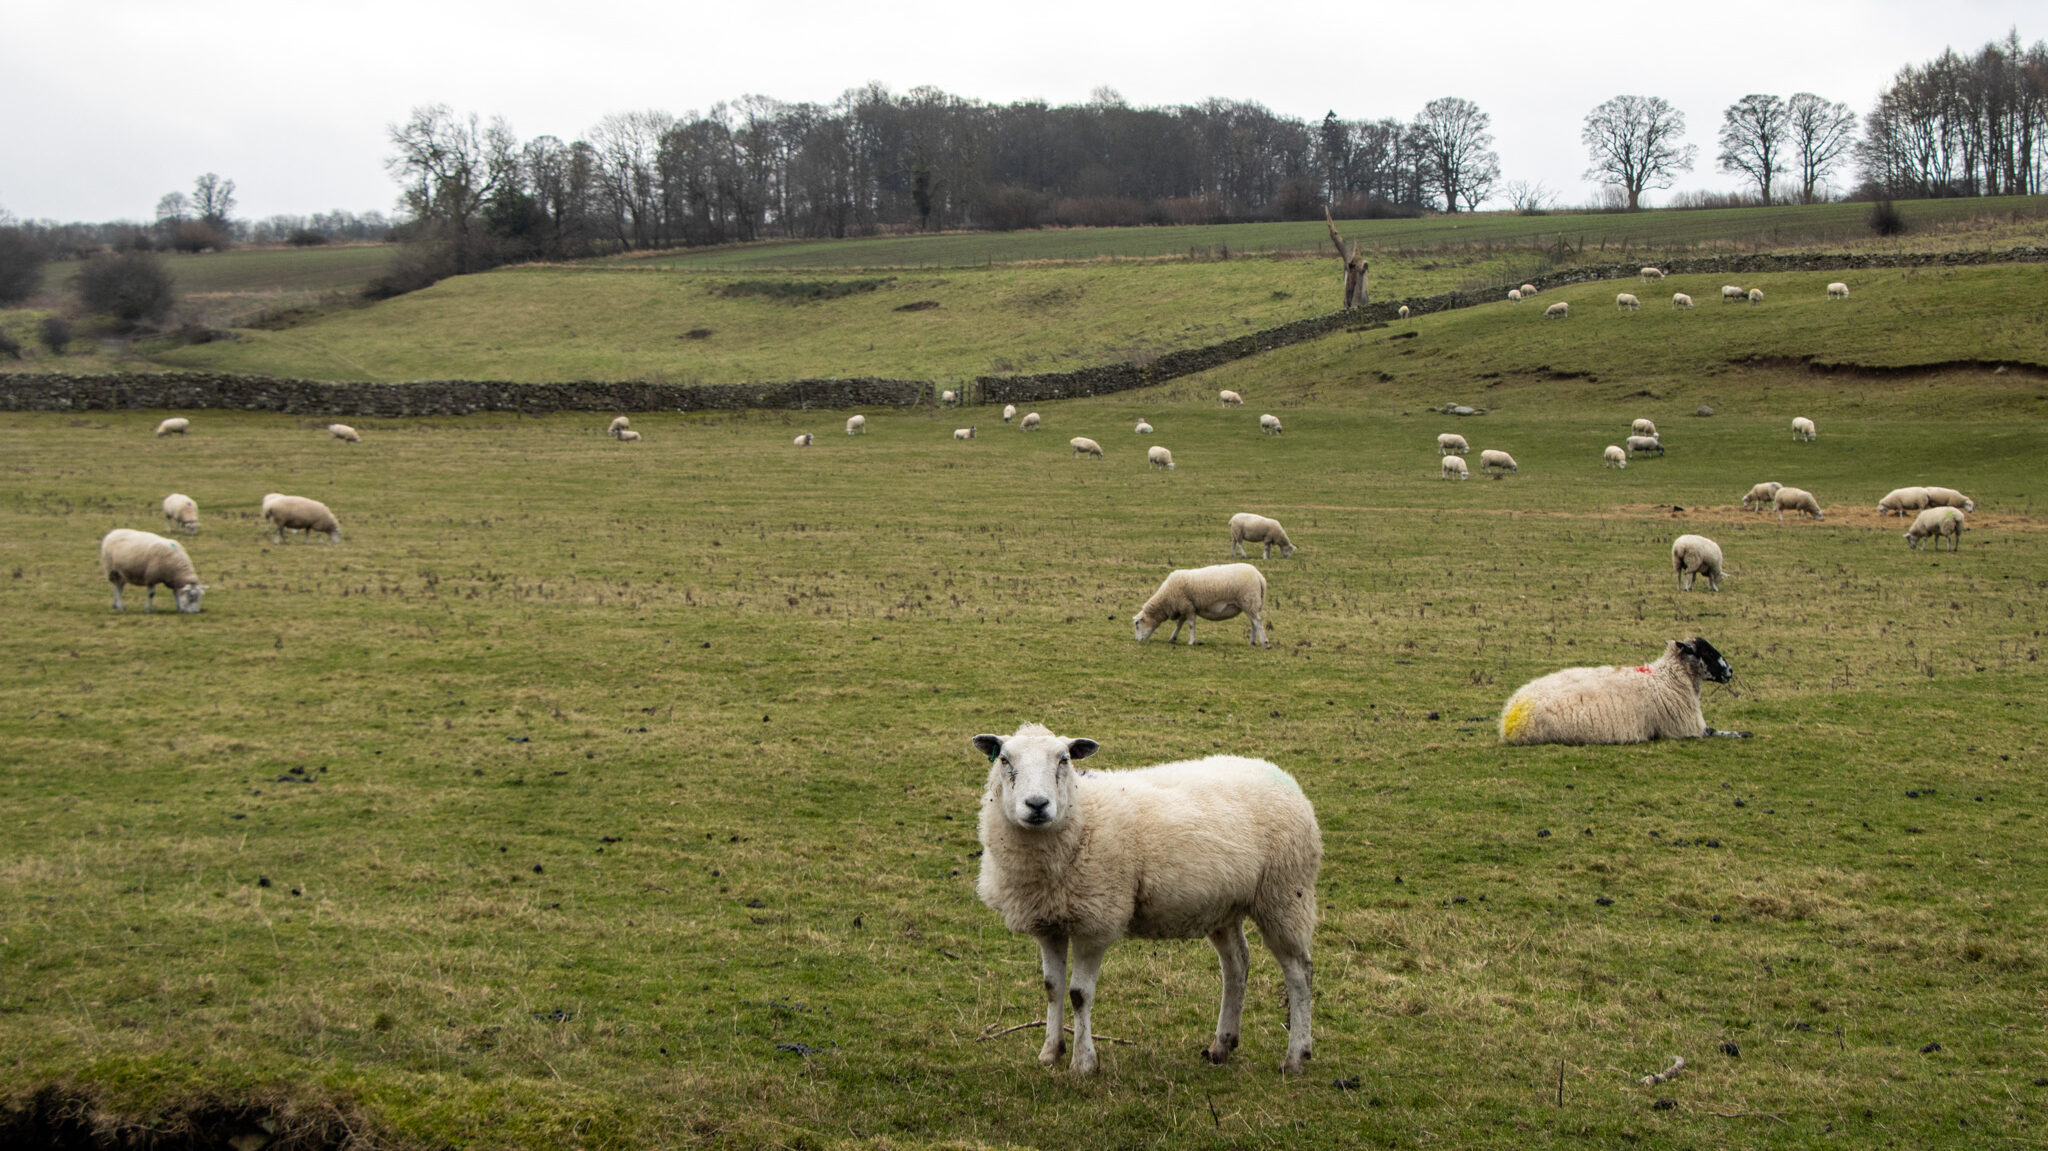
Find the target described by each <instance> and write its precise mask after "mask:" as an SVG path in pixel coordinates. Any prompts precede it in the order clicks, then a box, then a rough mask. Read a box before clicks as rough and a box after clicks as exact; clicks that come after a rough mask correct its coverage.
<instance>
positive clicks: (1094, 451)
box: [1067, 436, 1102, 460]
mask: <svg viewBox="0 0 2048 1151" xmlns="http://www.w3.org/2000/svg"><path fill="white" fill-rule="evenodd" d="M1067 446H1068V447H1070V448H1073V449H1074V458H1075V459H1077V460H1078V459H1080V458H1081V457H1082V456H1094V457H1095V458H1096V459H1098V460H1099V459H1101V458H1102V445H1101V444H1098V443H1096V442H1095V441H1094V440H1091V439H1089V438H1088V437H1087V436H1075V437H1074V438H1073V439H1071V440H1068V441H1067Z"/></svg>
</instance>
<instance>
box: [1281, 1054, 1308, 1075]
mask: <svg viewBox="0 0 2048 1151" xmlns="http://www.w3.org/2000/svg"><path fill="white" fill-rule="evenodd" d="M1314 1057H1315V1056H1314V1054H1313V1053H1312V1052H1308V1051H1304V1052H1302V1053H1301V1054H1300V1055H1299V1056H1294V1055H1289V1056H1288V1057H1287V1058H1285V1059H1283V1060H1281V1061H1280V1074H1282V1075H1304V1074H1307V1072H1308V1061H1309V1060H1310V1059H1312V1058H1314Z"/></svg>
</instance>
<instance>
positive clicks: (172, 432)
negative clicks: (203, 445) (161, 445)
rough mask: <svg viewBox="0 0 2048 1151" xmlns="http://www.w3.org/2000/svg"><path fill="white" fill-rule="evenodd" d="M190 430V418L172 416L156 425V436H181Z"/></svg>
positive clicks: (159, 437)
mask: <svg viewBox="0 0 2048 1151" xmlns="http://www.w3.org/2000/svg"><path fill="white" fill-rule="evenodd" d="M191 430H192V421H191V420H188V419H186V418H185V417H183V416H172V417H171V418H170V419H168V420H165V421H164V422H162V423H160V424H158V425H157V426H156V438H157V439H163V438H164V437H165V436H182V435H184V434H185V433H186V432H189V431H191Z"/></svg>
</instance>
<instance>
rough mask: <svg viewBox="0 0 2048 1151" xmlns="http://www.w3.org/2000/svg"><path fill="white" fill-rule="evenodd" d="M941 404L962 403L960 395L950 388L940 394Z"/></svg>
mask: <svg viewBox="0 0 2048 1151" xmlns="http://www.w3.org/2000/svg"><path fill="white" fill-rule="evenodd" d="M939 402H940V403H942V404H957V403H959V402H960V394H959V393H958V392H955V391H954V390H953V389H951V388H948V389H946V390H945V391H943V392H940V393H939Z"/></svg>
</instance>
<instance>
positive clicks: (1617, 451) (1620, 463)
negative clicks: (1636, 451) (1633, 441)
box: [1600, 444, 1628, 468]
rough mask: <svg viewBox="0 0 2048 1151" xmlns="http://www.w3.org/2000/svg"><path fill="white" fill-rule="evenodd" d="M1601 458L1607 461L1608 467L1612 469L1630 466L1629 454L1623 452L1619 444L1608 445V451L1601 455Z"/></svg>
mask: <svg viewBox="0 0 2048 1151" xmlns="http://www.w3.org/2000/svg"><path fill="white" fill-rule="evenodd" d="M1600 458H1601V459H1603V460H1606V461H1607V466H1608V467H1610V468H1625V467H1627V466H1628V453H1627V452H1625V451H1622V450H1621V445H1619V444H1608V445H1607V450H1606V451H1604V452H1601V453H1600Z"/></svg>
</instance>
